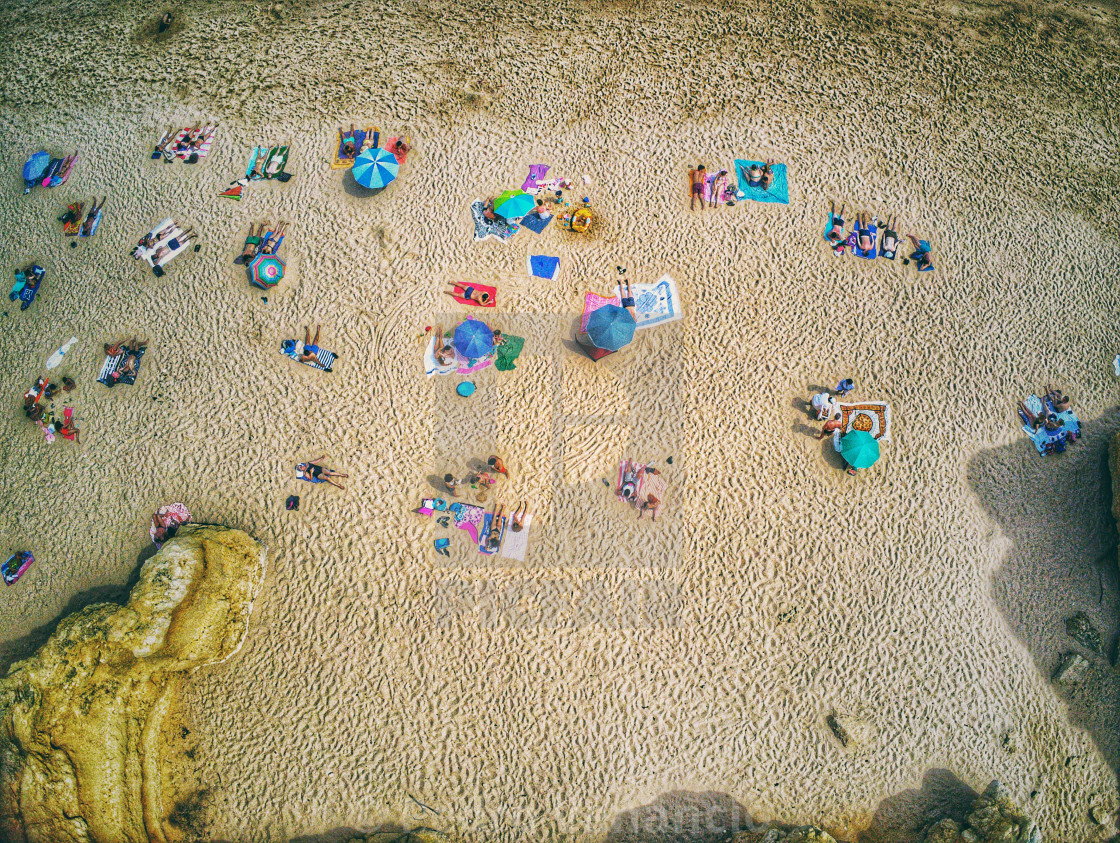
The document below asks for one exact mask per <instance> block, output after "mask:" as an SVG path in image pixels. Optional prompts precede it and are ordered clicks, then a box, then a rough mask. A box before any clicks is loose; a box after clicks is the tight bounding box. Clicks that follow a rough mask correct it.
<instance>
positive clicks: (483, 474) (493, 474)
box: [443, 454, 509, 503]
mask: <svg viewBox="0 0 1120 843" xmlns="http://www.w3.org/2000/svg"><path fill="white" fill-rule="evenodd" d="M499 475H500V476H502V477H505V478H508V477H509V469H507V468H506V464H505V463H504V462H502V458H501V457H499V456H497V455H496V454H491V455H490V456H489V457H487V458H486V468H485V469H483V470H480V471H472V472H471V473H470V474H468V475H467V476H466V477H464V478H463V479H462V480H459V479H458V478H456V477H455V475H454V474H445V475H443V486H444V488H445V489H447V494H449V495H450V496H451V497H453V498H457V497H459V496H460V495H461V494H465V489H466V488H467V487H469V488H471V489H474V490H475V491H476V495H475V500H477V501H478V502H479V503H483V502H485V501H486V498H487V497H489V495H490V488H491V487H492V486H494V484H496V483H497V482H498V476H499Z"/></svg>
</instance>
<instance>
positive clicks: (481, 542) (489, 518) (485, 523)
mask: <svg viewBox="0 0 1120 843" xmlns="http://www.w3.org/2000/svg"><path fill="white" fill-rule="evenodd" d="M493 523H494V513H492V512H487V513H486V515H485V517H484V518H483V520H482V529H481V530H479V531H478V552H479V553H481V554H482V555H483V556H493V555H494V554H495V553H497V552H498V550H501V547H502V539H503V537H504V536H505V534H506V517H505V516H504V515H503V516H502V523H501V524H499V525H498V547H497V549H495V550H490V549H489V548H487V547H486V539H487V538H488V537H489V535H490V526H491V525H492V524H493Z"/></svg>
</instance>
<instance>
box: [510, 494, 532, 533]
mask: <svg viewBox="0 0 1120 843" xmlns="http://www.w3.org/2000/svg"><path fill="white" fill-rule="evenodd" d="M528 514H529V504H527V503H526V502H525V501H522V502H521V503H519V504H518V505H517V509H515V510H514V511H513V513H512V514H511V515H510V523H509V528H510V529H511V530H513V532H515V533H520V532H521V531H522V530H523V529H524V528H525V516H526V515H528Z"/></svg>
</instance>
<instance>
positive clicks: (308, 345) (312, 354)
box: [297, 325, 323, 363]
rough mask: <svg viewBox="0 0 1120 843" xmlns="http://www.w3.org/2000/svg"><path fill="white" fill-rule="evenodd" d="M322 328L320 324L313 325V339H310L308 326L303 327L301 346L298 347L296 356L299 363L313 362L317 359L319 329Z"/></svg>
mask: <svg viewBox="0 0 1120 843" xmlns="http://www.w3.org/2000/svg"><path fill="white" fill-rule="evenodd" d="M322 328H323V326H322V325H316V326H315V339H311V328H310V326H308V327H305V328H304V329H303V347H302V348H300V349H299V357H298V358H297V359H298V360H299V362H300V363H314V362H317V361H318V360H319V356H318V355H319V331H321V330H322Z"/></svg>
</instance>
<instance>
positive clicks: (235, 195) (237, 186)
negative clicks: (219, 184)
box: [218, 182, 245, 201]
mask: <svg viewBox="0 0 1120 843" xmlns="http://www.w3.org/2000/svg"><path fill="white" fill-rule="evenodd" d="M244 189H245V185H244V184H242V183H241V182H235V183H234V185H233V187H227V188H226V189H225V190H223V191H222V192H221V193H219V194H218V195H219V196H227V197H229V198H230V199H236V200H238V201H241V191H243V190H244Z"/></svg>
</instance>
